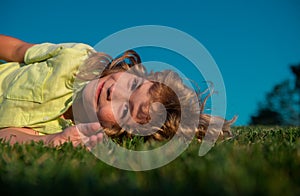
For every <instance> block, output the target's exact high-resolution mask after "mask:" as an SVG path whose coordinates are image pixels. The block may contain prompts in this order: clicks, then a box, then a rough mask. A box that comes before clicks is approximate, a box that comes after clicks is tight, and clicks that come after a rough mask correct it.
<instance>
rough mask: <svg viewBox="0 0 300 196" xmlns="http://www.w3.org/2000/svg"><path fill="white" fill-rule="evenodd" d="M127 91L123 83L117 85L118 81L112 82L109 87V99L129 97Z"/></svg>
mask: <svg viewBox="0 0 300 196" xmlns="http://www.w3.org/2000/svg"><path fill="white" fill-rule="evenodd" d="M127 93H128V92H126V90H125V88H124V87H122V86H121V85H116V83H114V84H112V85H111V86H110V87H109V88H108V89H107V100H108V101H112V100H113V99H114V100H121V99H125V98H126V97H127Z"/></svg>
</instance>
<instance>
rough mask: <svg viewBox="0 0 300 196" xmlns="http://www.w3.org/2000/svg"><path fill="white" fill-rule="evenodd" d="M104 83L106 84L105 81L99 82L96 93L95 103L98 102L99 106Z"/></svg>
mask: <svg viewBox="0 0 300 196" xmlns="http://www.w3.org/2000/svg"><path fill="white" fill-rule="evenodd" d="M104 84H105V82H101V83H100V82H99V83H98V87H97V90H96V94H95V103H96V105H97V107H98V106H99V104H100V95H101V91H102V88H103V86H104Z"/></svg>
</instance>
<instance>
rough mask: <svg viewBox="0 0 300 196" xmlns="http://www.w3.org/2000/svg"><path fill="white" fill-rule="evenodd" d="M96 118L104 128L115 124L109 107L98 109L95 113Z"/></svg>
mask: <svg viewBox="0 0 300 196" xmlns="http://www.w3.org/2000/svg"><path fill="white" fill-rule="evenodd" d="M97 117H98V120H99V122H100V123H101V125H102V126H104V127H109V126H111V125H115V124H116V120H115V118H114V114H113V112H112V110H111V107H109V106H106V107H102V108H100V110H98V111H97Z"/></svg>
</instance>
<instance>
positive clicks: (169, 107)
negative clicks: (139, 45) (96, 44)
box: [77, 50, 236, 141]
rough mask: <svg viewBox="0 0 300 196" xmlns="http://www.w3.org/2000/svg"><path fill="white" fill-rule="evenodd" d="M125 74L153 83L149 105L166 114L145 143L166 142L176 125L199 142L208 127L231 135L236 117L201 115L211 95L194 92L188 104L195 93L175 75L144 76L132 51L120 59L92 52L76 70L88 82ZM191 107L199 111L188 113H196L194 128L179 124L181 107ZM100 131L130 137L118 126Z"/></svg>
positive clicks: (157, 112)
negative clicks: (153, 141)
mask: <svg viewBox="0 0 300 196" xmlns="http://www.w3.org/2000/svg"><path fill="white" fill-rule="evenodd" d="M125 71H130V72H131V73H132V74H135V75H137V76H140V77H144V78H146V79H147V80H149V81H151V82H153V85H152V86H151V87H150V89H149V94H150V96H151V102H152V103H154V102H159V103H161V104H163V105H164V108H165V111H166V114H167V115H166V118H165V119H166V120H165V122H164V123H163V125H162V126H161V127H152V129H154V130H155V132H153V133H152V134H151V135H147V136H144V139H145V140H149V139H154V140H158V141H163V140H166V139H170V138H172V137H173V136H174V135H175V134H176V132H177V130H178V129H179V127H180V126H181V129H182V133H183V134H187V135H188V134H190V133H191V132H192V133H194V134H195V137H196V138H197V139H198V140H199V141H201V140H202V139H203V137H204V136H205V134H206V133H207V131H208V128H209V127H217V128H216V129H221V130H212V131H215V132H220V133H221V136H223V137H225V136H232V133H231V131H230V127H231V125H232V124H233V123H234V122H235V120H236V117H234V118H233V119H231V120H225V119H223V118H222V117H217V116H211V115H209V114H204V113H203V112H204V108H205V105H206V101H207V100H208V98H209V97H210V96H211V94H212V93H210V94H209V95H206V96H205V97H204V98H202V96H203V93H201V92H200V91H199V92H197V100H196V101H195V100H194V101H191V100H193V99H192V97H193V94H194V93H195V91H194V90H193V89H191V88H189V87H187V86H186V85H185V84H184V83H183V81H182V79H181V78H180V77H179V75H178V74H177V73H176V72H174V71H171V70H165V71H161V72H150V73H148V72H147V71H146V68H145V67H144V66H143V65H142V61H141V58H140V56H139V55H138V54H137V53H136V52H135V51H134V50H128V51H126V52H124V53H123V55H122V56H120V57H117V58H115V59H113V58H112V57H110V56H109V55H107V54H105V53H101V52H94V53H92V54H91V55H90V57H89V58H88V59H87V60H86V61H85V64H84V66H82V67H81V68H80V69H79V73H78V75H77V78H79V79H80V80H85V81H90V80H93V79H95V78H99V77H100V78H101V77H105V76H107V75H110V74H113V73H117V72H125ZM175 91H176V93H175ZM193 104H198V105H197V107H196V108H199V110H195V111H192V110H189V111H188V112H192V113H196V114H197V118H198V119H197V120H198V122H199V123H198V125H196V126H195V125H194V124H189V123H186V124H184V125H182V124H181V123H182V120H181V117H182V116H181V115H182V108H191V107H192V108H193ZM186 106H187V107H186ZM152 112H153V113H155V115H152V118H161V113H162V112H161V111H152ZM150 113H151V112H149V113H148V114H147V115H148V116H149V118H148V119H150ZM145 123H146V122H145ZM104 131H105V133H106V134H107V135H108V136H110V137H111V138H123V137H132V136H133V135H134V134H133V132H132V130H130V129H126V128H123V127H119V126H118V125H115V126H113V127H112V128H104ZM140 131H142V130H140Z"/></svg>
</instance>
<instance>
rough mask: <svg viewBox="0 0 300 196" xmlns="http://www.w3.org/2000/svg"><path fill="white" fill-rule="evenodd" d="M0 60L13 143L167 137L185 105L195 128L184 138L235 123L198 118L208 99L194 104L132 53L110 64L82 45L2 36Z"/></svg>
mask: <svg viewBox="0 0 300 196" xmlns="http://www.w3.org/2000/svg"><path fill="white" fill-rule="evenodd" d="M0 59H2V60H5V61H6V62H7V63H5V64H2V65H0V84H1V88H0V138H3V140H5V141H8V142H10V143H11V144H14V143H16V142H19V143H24V142H28V141H43V142H44V143H45V144H47V145H54V146H56V145H60V144H61V143H64V142H66V141H71V142H72V143H73V145H74V146H77V145H79V144H82V143H85V144H91V145H93V144H95V143H97V142H101V141H102V139H103V136H104V133H105V134H106V135H108V136H110V137H123V136H127V137H131V136H132V134H137V133H139V134H141V135H143V136H144V137H145V138H146V139H150V138H153V139H155V140H164V139H169V138H171V137H172V136H173V135H174V134H175V133H176V131H177V130H178V128H179V127H180V126H181V124H180V123H181V122H180V121H182V119H181V117H182V113H183V112H184V111H183V110H182V108H191V106H192V108H197V107H198V108H199V107H200V110H195V111H193V110H192V109H190V110H189V111H188V112H189V113H193V114H195V115H196V116H197V119H196V120H193V119H191V121H192V122H198V121H199V123H197V125H196V126H195V125H193V123H191V124H190V125H189V123H188V124H185V125H183V129H184V131H183V134H187V133H190V132H193V131H195V133H196V136H197V137H198V138H199V139H201V138H202V137H203V136H204V134H205V132H206V130H207V128H208V126H209V124H210V123H215V124H220V125H221V129H222V130H219V131H221V133H228V134H229V135H230V134H231V132H230V125H231V124H232V123H233V122H234V120H235V119H233V120H231V121H226V120H224V119H222V118H220V117H212V116H210V115H207V114H203V113H202V111H203V108H204V105H205V101H206V99H207V98H206V99H205V100H204V101H203V103H201V102H200V100H199V97H198V96H197V98H196V99H197V100H195V99H194V98H195V96H194V92H193V90H192V89H190V88H188V87H186V86H185V85H184V84H183V83H182V80H181V79H180V78H179V76H178V75H177V74H176V73H174V72H172V71H162V72H156V73H153V72H151V73H147V72H146V70H145V68H144V67H143V65H141V60H140V57H139V55H138V54H137V53H136V52H134V51H132V50H129V51H126V52H125V53H124V54H123V55H122V56H121V57H118V58H116V59H112V58H111V57H110V56H108V55H107V54H104V53H99V52H96V51H95V50H94V49H93V48H92V47H90V46H88V45H85V44H71V43H70V44H50V43H44V44H36V45H35V44H30V43H26V42H23V41H21V40H19V39H16V38H13V37H9V36H4V35H0ZM174 89H175V90H174ZM175 92H176V93H175ZM199 102H200V103H199ZM155 103H161V104H162V105H164V108H165V110H162V109H161V107H160V105H159V104H155ZM194 106H195V107H194ZM196 106H197V107H196ZM164 111H165V112H164ZM195 115H194V116H195ZM162 119H163V121H162ZM164 119H165V120H164ZM75 124H76V125H75ZM143 125H145V126H143ZM152 129H153V130H155V131H153V130H152ZM195 129H196V130H195ZM78 130H80V131H78ZM99 130H102V131H100V132H99ZM147 130H148V131H147ZM150 130H152V131H151V133H149V131H150ZM82 138H83V140H82Z"/></svg>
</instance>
